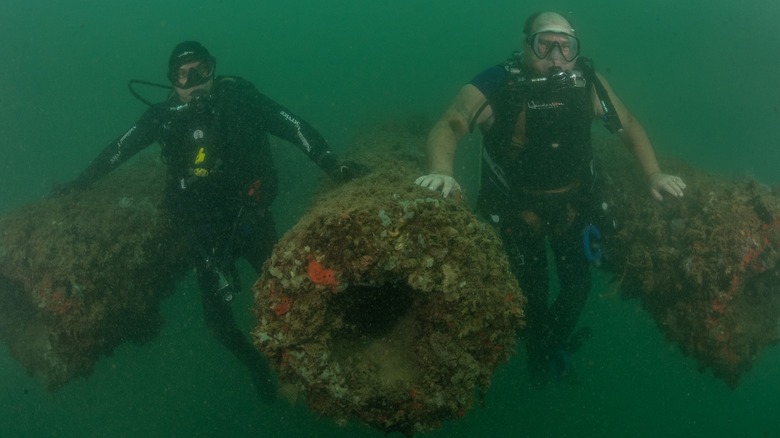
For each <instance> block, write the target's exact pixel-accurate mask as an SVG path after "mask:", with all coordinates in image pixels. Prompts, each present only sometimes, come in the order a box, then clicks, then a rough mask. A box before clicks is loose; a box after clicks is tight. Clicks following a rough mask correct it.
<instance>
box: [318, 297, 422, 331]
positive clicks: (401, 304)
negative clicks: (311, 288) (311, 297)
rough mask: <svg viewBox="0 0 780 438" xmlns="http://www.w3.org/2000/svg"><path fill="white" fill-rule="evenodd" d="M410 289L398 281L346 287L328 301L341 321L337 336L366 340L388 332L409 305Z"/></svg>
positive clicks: (404, 313)
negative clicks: (342, 323)
mask: <svg viewBox="0 0 780 438" xmlns="http://www.w3.org/2000/svg"><path fill="white" fill-rule="evenodd" d="M413 293H414V291H413V289H411V288H410V287H409V286H407V285H403V284H400V283H388V284H382V285H379V286H350V287H348V288H347V289H346V290H345V291H343V292H342V293H340V294H339V295H338V296H336V297H334V299H333V300H332V302H331V311H333V312H334V316H335V317H337V318H338V317H340V318H341V319H342V321H343V322H344V326H343V330H342V331H341V333H339V337H340V338H342V339H347V340H355V341H364V342H366V341H371V340H375V339H378V338H381V337H383V336H386V335H388V334H389V333H390V332H391V331H392V330H393V329H394V328H396V326H397V325H398V323H399V321H400V320H401V319H402V318H403V317H404V315H406V313H407V312H408V311H409V309H410V308H411V305H412V301H413V300H412V296H413V295H412V294H413Z"/></svg>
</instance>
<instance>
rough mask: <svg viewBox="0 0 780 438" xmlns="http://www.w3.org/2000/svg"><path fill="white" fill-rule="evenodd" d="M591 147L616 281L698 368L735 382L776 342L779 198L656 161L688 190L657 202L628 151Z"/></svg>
mask: <svg viewBox="0 0 780 438" xmlns="http://www.w3.org/2000/svg"><path fill="white" fill-rule="evenodd" d="M597 149H598V151H597V154H598V155H599V156H600V157H601V162H602V165H603V167H604V170H605V174H606V176H607V177H608V181H609V182H610V184H608V185H607V190H606V192H607V195H608V197H609V199H610V201H611V203H612V209H613V212H614V215H615V217H616V219H617V221H618V223H619V226H620V227H619V232H618V233H617V234H616V235H615V236H613V238H611V239H610V240H609V241H608V244H607V247H608V251H609V266H610V269H612V270H613V272H614V273H615V278H616V281H617V282H618V284H619V285H620V287H621V289H622V290H623V292H624V294H625V295H628V296H637V297H639V299H640V300H641V302H642V305H643V307H644V308H645V309H646V310H647V311H648V312H649V313H650V314H651V315H652V317H653V318H654V319H655V321H656V322H657V324H658V327H659V328H660V330H661V331H662V332H663V333H664V334H665V335H666V336H667V338H668V339H670V340H671V341H673V342H675V343H676V344H678V345H679V346H680V348H681V349H682V351H683V352H685V353H686V354H689V355H691V356H693V357H694V358H695V359H696V360H697V361H698V363H699V365H700V367H701V368H702V370H704V369H711V370H712V372H713V373H714V374H715V376H717V377H718V378H720V379H722V380H724V381H725V382H726V383H728V384H729V385H730V386H732V387H733V386H736V384H737V382H738V380H739V378H740V376H741V375H742V374H743V373H745V372H746V371H748V370H749V369H750V367H751V365H752V363H753V361H755V360H756V359H757V358H758V357H759V354H760V353H761V351H762V350H763V349H765V348H767V347H768V346H770V345H774V344H776V343H777V341H778V331H777V329H778V317H780V266H779V265H778V259H780V197H778V195H777V193H774V194H773V193H772V191H771V190H770V189H769V188H768V187H764V186H761V185H760V184H758V183H756V182H755V181H752V180H744V181H732V180H729V179H726V178H723V177H718V176H715V175H710V174H707V173H705V172H701V171H698V170H696V169H694V168H693V167H691V166H688V165H686V164H683V163H679V162H662V163H661V164H662V166H661V167H662V168H663V169H664V171H665V172H667V173H671V174H676V175H679V176H681V177H682V178H683V179H684V180H685V182H686V184H687V186H688V188H687V190H686V191H685V196H684V197H683V198H680V199H675V198H673V197H672V196H670V195H668V194H667V195H666V196H665V197H664V200H663V202H655V201H654V200H653V199H652V197H651V196H650V194H649V193H648V190H647V185H646V182H645V180H644V178H643V176H642V175H641V174H638V173H637V172H635V171H634V169H635V168H636V165H635V163H634V162H633V159H632V158H631V157H630V156H629V155H628V154H627V153H626V152H625V150H624V149H625V148H623V147H622V146H620V145H617V144H612V142H604V143H602V144H601V145H600V146H599V147H598V148H597Z"/></svg>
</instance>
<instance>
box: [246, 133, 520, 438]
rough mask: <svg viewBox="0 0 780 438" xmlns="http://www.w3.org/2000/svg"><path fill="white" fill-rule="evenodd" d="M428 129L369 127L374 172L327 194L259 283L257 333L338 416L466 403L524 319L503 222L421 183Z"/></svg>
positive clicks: (405, 413) (404, 420)
mask: <svg viewBox="0 0 780 438" xmlns="http://www.w3.org/2000/svg"><path fill="white" fill-rule="evenodd" d="M426 128H427V127H426ZM424 136H425V128H422V127H418V129H417V130H415V129H412V127H410V126H409V125H405V124H392V123H390V124H387V125H384V126H382V127H381V128H378V129H373V130H370V131H368V132H367V133H365V135H363V136H361V137H360V138H358V139H357V140H356V142H355V144H356V148H357V147H359V148H360V151H364V152H365V153H366V154H365V155H363V156H360V157H359V158H358V157H355V158H358V160H359V161H360V162H362V163H366V164H369V165H370V167H371V168H372V169H373V172H372V173H371V174H370V175H368V176H364V177H362V178H360V179H358V180H356V181H353V182H352V183H349V184H346V185H343V186H340V187H334V188H332V189H331V190H327V191H325V193H324V194H322V195H321V196H319V199H317V201H316V202H315V203H314V204H313V205H312V206H311V208H310V210H309V211H308V213H307V214H306V215H305V216H304V217H303V218H302V219H301V220H300V221H299V222H298V224H297V225H296V226H295V227H293V229H292V230H290V231H289V232H288V233H287V234H285V236H284V237H283V238H282V239H281V241H280V242H279V243H278V244H277V245H276V247H275V248H274V251H273V254H272V256H271V258H270V259H269V260H268V261H267V262H266V265H265V266H264V269H263V271H264V273H263V275H262V276H261V278H260V279H259V280H258V281H257V282H256V284H255V286H254V293H255V313H256V316H257V328H256V329H255V330H254V332H253V336H254V341H255V344H256V345H257V347H258V348H259V349H260V350H261V351H263V352H264V353H265V354H266V355H267V356H268V357H269V359H270V362H271V364H272V365H273V366H274V367H275V368H276V370H277V371H278V372H279V375H280V378H281V380H282V382H283V384H286V385H288V386H292V387H293V388H294V390H295V391H297V392H298V393H299V394H301V395H302V396H303V398H305V400H306V403H307V405H308V406H309V408H310V409H312V410H313V411H315V412H317V413H318V414H321V415H324V416H328V417H332V418H335V419H336V421H337V422H338V423H340V424H345V423H347V422H348V421H349V420H351V419H358V420H360V421H362V422H364V423H366V424H368V425H370V426H373V427H375V428H377V429H380V430H383V431H386V432H389V431H400V432H403V433H405V434H407V435H411V434H412V433H416V432H423V431H428V430H432V429H435V428H437V427H439V426H441V424H442V421H444V420H447V419H455V418H459V417H461V416H463V415H465V413H466V412H467V411H468V410H469V408H470V407H471V406H472V404H473V402H474V398H475V392H476V391H477V390H478V389H483V390H484V389H486V387H487V386H488V385H489V382H490V378H491V376H492V374H493V372H494V371H495V369H496V367H497V366H498V365H500V364H501V363H503V362H504V361H506V360H507V359H508V358H509V357H510V355H511V354H513V353H514V349H515V342H516V337H517V330H518V329H519V328H521V326H522V321H523V319H522V309H523V307H524V305H525V297H524V296H523V295H522V293H521V292H520V289H519V288H518V285H517V281H516V280H515V278H514V276H513V275H512V274H511V273H510V270H509V264H508V262H507V260H506V257H505V255H504V254H503V250H502V248H501V243H500V240H499V238H498V236H497V235H496V234H495V232H494V231H493V230H492V228H491V227H490V226H489V225H487V224H485V223H483V222H481V221H479V220H478V219H477V218H476V217H475V216H474V215H473V214H472V213H471V212H470V211H469V210H468V209H467V208H466V207H465V206H464V205H462V203H458V202H455V201H452V200H448V199H443V198H441V196H438V195H436V194H434V193H433V192H431V191H430V190H428V189H425V188H421V187H419V186H417V185H415V184H414V179H415V178H416V176H418V174H419V173H420V172H421V171H422V169H423V167H422V161H423V156H422V154H421V153H420V152H419V151H414V153H412V154H409V153H407V151H404V149H403V148H404V147H407V146H408V145H420V144H422V142H424ZM368 154H371V155H368ZM353 157H354V155H353Z"/></svg>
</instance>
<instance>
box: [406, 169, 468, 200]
mask: <svg viewBox="0 0 780 438" xmlns="http://www.w3.org/2000/svg"><path fill="white" fill-rule="evenodd" d="M414 183H415V184H417V185H418V186H420V187H427V188H429V189H431V190H439V189H440V188H441V195H442V196H443V197H445V198H446V197H447V196H449V195H450V193H452V194H453V196H454V195H455V194H456V193H458V192H461V188H460V184H458V182H457V181H455V178H453V177H451V176H449V175H445V174H443V173H432V174H430V175H423V176H421V177H419V178H417V179H416V180H415V181H414Z"/></svg>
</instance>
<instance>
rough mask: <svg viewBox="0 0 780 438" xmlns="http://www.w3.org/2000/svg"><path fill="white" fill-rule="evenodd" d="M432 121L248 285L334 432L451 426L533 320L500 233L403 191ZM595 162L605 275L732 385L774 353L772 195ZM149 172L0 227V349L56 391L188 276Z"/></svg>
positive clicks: (272, 352) (267, 336)
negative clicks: (674, 194)
mask: <svg viewBox="0 0 780 438" xmlns="http://www.w3.org/2000/svg"><path fill="white" fill-rule="evenodd" d="M427 128H428V127H427V126H422V127H421V126H420V124H419V123H411V124H404V123H400V124H399V123H389V124H386V125H384V126H383V127H381V128H378V129H377V128H373V129H371V130H369V131H368V134H366V135H363V136H361V137H359V138H358V139H357V141H356V142H355V143H356V145H358V146H360V147H362V148H364V149H362V150H363V153H364V154H370V155H365V156H364V157H361V156H355V157H354V158H356V159H358V160H359V161H362V162H365V163H367V164H372V165H373V166H374V169H375V172H374V174H373V175H369V176H367V177H366V178H364V179H361V180H359V181H356V182H355V183H353V184H349V185H346V186H343V187H335V188H332V189H330V190H326V191H323V194H322V195H321V196H320V199H319V200H318V201H317V203H316V204H314V205H313V206H312V208H311V211H310V213H309V214H307V215H306V216H305V217H304V218H303V219H302V220H301V221H300V223H299V224H298V225H297V226H296V227H295V228H293V229H292V230H291V231H290V232H289V233H288V235H286V236H285V237H284V238H283V239H282V240H281V241H280V242H279V244H278V245H277V246H276V248H275V250H274V253H273V256H272V258H271V259H270V260H269V261H268V262H267V265H266V266H265V269H264V271H265V273H264V275H263V276H262V277H261V278H260V279H259V280H258V282H257V283H256V284H255V287H254V293H255V304H254V311H255V314H256V316H257V325H256V327H255V328H254V330H253V333H252V334H253V338H254V341H255V344H256V345H257V347H258V348H259V349H260V350H261V351H263V352H265V353H266V354H267V355H268V357H269V358H270V360H271V363H272V364H273V365H274V366H275V367H276V369H277V370H278V371H279V373H280V376H281V379H282V381H283V382H287V383H288V385H291V386H293V387H296V388H297V389H298V391H299V393H300V394H302V395H303V396H304V397H305V399H306V401H307V403H308V405H309V406H310V407H311V409H312V410H314V411H315V412H318V413H320V414H322V415H326V416H330V417H333V418H335V419H336V420H337V421H339V422H345V421H349V420H350V419H358V420H360V421H363V422H366V423H368V424H370V425H372V426H374V427H376V428H379V429H382V430H401V431H403V432H406V433H413V432H416V431H419V430H430V429H433V428H436V427H438V426H439V425H440V424H441V422H442V421H445V420H447V419H453V418H458V417H459V416H461V415H463V414H465V413H466V412H467V410H468V409H469V407H470V406H471V405H472V403H473V397H474V389H475V388H481V387H484V386H486V385H487V383H488V382H489V380H490V377H491V375H492V372H493V371H494V369H495V367H496V366H498V365H499V364H500V363H501V362H502V361H504V360H506V359H507V358H508V357H509V355H510V354H511V353H512V350H513V348H514V343H515V336H516V330H517V329H518V328H521V327H522V321H523V318H522V309H523V307H524V304H525V301H524V297H523V296H522V293H521V292H520V290H519V289H518V285H517V284H516V283H515V282H514V279H513V278H512V277H511V276H507V271H508V266H507V264H506V260H505V259H504V258H503V255H502V254H500V251H499V254H498V255H496V247H497V245H499V244H498V240H497V238H496V237H495V236H494V235H492V234H491V233H489V232H485V231H486V230H487V229H486V228H484V225H483V224H482V223H481V222H478V221H476V220H475V219H474V218H473V216H472V215H471V214H470V213H468V212H466V211H465V209H464V208H463V206H461V205H459V204H457V203H453V202H451V201H449V200H442V199H441V198H440V197H437V196H432V194H431V193H430V192H428V191H427V189H421V188H419V187H416V186H414V185H413V184H412V183H411V181H413V180H414V178H415V177H416V176H418V173H419V172H420V171H421V170H420V169H421V168H420V163H419V161H418V160H420V156H419V152H415V153H412V154H407V153H405V152H404V151H403V148H404V147H405V146H407V145H411V144H422V142H423V141H424V135H425V133H426V132H427ZM595 149H596V150H595V152H596V155H597V156H598V157H599V158H600V163H601V167H602V171H603V173H604V174H605V175H606V176H607V178H606V181H607V184H606V186H605V195H606V196H607V199H608V201H609V202H610V204H611V205H612V208H611V210H612V212H613V214H614V215H615V218H616V219H617V221H618V223H619V229H618V231H617V232H616V233H613V234H612V235H607V236H605V240H604V242H603V244H604V247H605V253H606V258H605V260H604V263H603V265H602V268H604V269H607V270H609V271H610V272H612V273H614V280H615V285H616V287H618V288H619V289H620V291H621V293H622V294H623V295H624V296H626V297H631V298H636V299H639V300H640V301H641V303H642V305H643V307H644V309H645V310H646V311H647V312H648V313H649V314H650V315H651V316H652V317H653V318H654V320H655V321H656V322H657V325H658V328H659V330H660V331H661V332H663V333H664V334H665V335H666V337H667V338H668V339H669V340H670V341H671V342H673V343H675V344H677V345H678V346H679V347H680V348H681V350H682V351H683V352H684V353H686V354H688V355H691V356H692V357H693V358H695V359H696V360H697V361H698V363H699V365H700V367H701V368H702V370H706V369H710V370H712V372H713V373H714V375H715V376H717V377H718V378H720V379H722V380H724V381H725V382H726V383H727V384H729V385H730V386H732V387H733V386H736V385H737V384H738V382H739V378H740V376H742V375H743V374H744V373H746V372H747V371H748V370H749V369H750V367H751V365H752V363H753V362H754V361H755V360H757V359H758V358H759V356H760V354H761V352H762V351H763V350H764V349H765V348H767V347H769V346H771V345H774V344H776V343H777V341H778V321H779V320H780V290H779V289H780V268H779V267H778V259H779V258H780V195H779V194H778V192H779V191H778V190H774V191H773V190H770V189H768V188H766V187H763V186H761V185H759V184H757V183H755V182H752V181H731V180H729V179H726V178H723V177H719V176H716V175H710V174H706V173H704V172H701V171H698V170H696V169H695V168H692V167H691V166H688V165H685V164H683V163H679V162H668V161H664V162H663V163H662V164H663V168H664V169H665V170H667V171H668V172H669V173H674V174H679V175H680V176H682V177H683V178H684V179H685V180H686V182H687V183H688V189H687V191H686V193H685V197H684V198H681V199H673V198H668V197H667V199H665V200H664V201H663V202H655V201H653V199H652V197H651V196H650V195H649V194H648V193H647V188H646V184H645V181H644V178H643V177H642V176H641V175H638V174H637V172H635V171H634V170H635V169H636V166H635V163H634V161H633V157H631V156H630V155H629V154H628V153H627V152H626V151H625V148H624V147H623V146H622V145H620V144H618V143H617V139H614V138H609V139H607V140H599V141H597V142H596V143H595ZM377 158H381V159H383V160H384V163H383V164H377V163H376V162H375V161H376V159H377ZM662 161H663V160H662ZM139 164H140V165H135V164H132V163H129V164H127V165H126V166H123V168H120V169H118V170H117V171H116V172H113V173H112V174H111V175H109V176H108V177H106V178H104V179H103V180H101V181H99V182H98V183H96V184H95V185H94V186H93V187H92V188H90V189H89V190H87V191H84V192H82V193H74V194H72V195H67V196H64V197H61V198H53V199H46V200H42V201H39V202H37V203H33V204H31V205H29V206H26V207H22V208H19V209H17V210H15V211H11V212H7V213H4V214H2V215H0V339H2V341H3V342H4V343H5V344H6V345H7V347H8V349H9V352H10V353H11V354H12V355H13V356H14V357H15V358H16V359H17V360H18V361H19V362H20V363H21V364H22V365H23V366H24V367H25V368H26V369H27V371H28V372H29V373H30V374H32V375H34V376H35V377H37V378H39V379H40V380H41V381H42V382H43V383H44V384H45V385H47V386H48V387H49V388H50V389H56V388H59V387H61V386H62V385H64V384H65V383H66V382H68V381H69V380H70V379H72V378H74V377H77V376H84V375H87V374H89V372H90V370H91V369H92V367H93V365H94V363H95V362H96V361H97V360H99V358H100V357H101V356H102V355H107V354H110V352H111V350H112V349H113V348H115V347H116V346H118V345H120V344H122V343H124V342H127V341H134V342H143V341H145V340H148V339H150V338H152V337H153V336H155V335H156V334H157V332H158V331H159V328H160V325H161V317H160V314H159V304H160V302H161V300H163V299H164V298H166V297H167V296H169V295H170V294H171V293H172V291H173V285H174V282H175V280H177V278H178V277H179V276H181V275H183V274H184V272H185V266H182V265H180V260H181V257H180V254H179V252H180V251H181V249H180V248H178V247H177V246H175V245H171V244H170V243H169V241H168V236H167V233H168V227H166V225H165V222H164V220H163V215H162V214H161V212H160V210H159V206H160V203H161V200H162V186H163V183H162V179H163V175H164V169H163V166H162V165H161V164H159V163H156V162H155V165H154V166H152V165H149V163H148V162H145V163H144V162H139ZM415 166H416V167H415ZM455 260H459V261H458V262H455ZM463 260H466V261H467V262H466V263H463ZM464 282H465V283H464ZM493 286H495V288H494V289H492V290H491V289H490V288H491V287H493ZM520 286H522V285H520ZM499 287H501V288H502V290H501V292H500V293H499V292H498V288H499ZM477 290H479V291H480V292H481V293H482V295H480V294H477V293H476V291H477ZM485 290H489V291H490V292H489V293H484V291H485ZM483 295H484V296H483ZM375 307H381V308H382V309H383V310H382V311H381V312H374V311H373V310H372V309H373V308H375Z"/></svg>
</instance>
